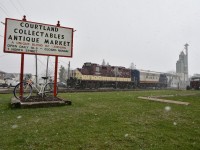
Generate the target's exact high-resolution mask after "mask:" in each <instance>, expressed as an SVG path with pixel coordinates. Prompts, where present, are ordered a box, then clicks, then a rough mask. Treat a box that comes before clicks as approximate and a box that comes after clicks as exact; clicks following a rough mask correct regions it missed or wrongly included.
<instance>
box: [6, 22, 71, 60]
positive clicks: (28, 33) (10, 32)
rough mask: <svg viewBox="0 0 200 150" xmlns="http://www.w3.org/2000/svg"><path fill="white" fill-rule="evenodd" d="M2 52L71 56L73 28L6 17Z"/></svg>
mask: <svg viewBox="0 0 200 150" xmlns="http://www.w3.org/2000/svg"><path fill="white" fill-rule="evenodd" d="M4 52H7V53H24V54H34V55H35V54H36V55H49V56H61V57H72V54H73V53H72V52H73V28H68V27H58V26H55V25H47V24H42V23H35V22H29V21H22V20H16V19H10V18H6V23H5V36H4Z"/></svg>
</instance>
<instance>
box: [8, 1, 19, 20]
mask: <svg viewBox="0 0 200 150" xmlns="http://www.w3.org/2000/svg"><path fill="white" fill-rule="evenodd" d="M10 3H11V4H12V5H13V6H14V7H15V9H16V10H17V12H18V13H19V15H20V16H21V12H20V11H19V9H18V8H17V7H16V5H15V4H14V3H13V1H12V0H10Z"/></svg>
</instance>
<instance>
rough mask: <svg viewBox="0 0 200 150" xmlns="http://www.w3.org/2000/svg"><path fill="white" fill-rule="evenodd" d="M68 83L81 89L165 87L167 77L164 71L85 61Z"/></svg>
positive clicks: (72, 73)
mask: <svg viewBox="0 0 200 150" xmlns="http://www.w3.org/2000/svg"><path fill="white" fill-rule="evenodd" d="M67 84H68V87H71V88H81V89H85V88H164V87H167V77H166V75H165V74H164V73H158V72H152V71H144V70H136V69H133V70H131V69H127V68H125V67H120V66H110V65H107V66H104V65H98V64H94V63H84V65H83V66H82V68H78V69H76V70H74V71H72V72H71V76H70V78H69V79H68V80H67Z"/></svg>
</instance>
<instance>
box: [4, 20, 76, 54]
mask: <svg viewBox="0 0 200 150" xmlns="http://www.w3.org/2000/svg"><path fill="white" fill-rule="evenodd" d="M7 20H16V21H21V22H22V21H23V20H19V19H13V18H5V32H4V49H3V50H4V53H17V54H29V55H44V56H59V57H69V58H72V57H73V37H74V29H73V28H70V27H62V26H59V27H58V26H56V25H50V24H45V23H38V22H32V21H23V22H30V23H36V24H41V25H48V26H54V27H57V28H66V29H71V30H72V37H71V38H72V41H71V43H72V45H71V55H70V56H63V55H50V54H40V53H35V54H34V53H26V52H11V51H8V50H6V33H7Z"/></svg>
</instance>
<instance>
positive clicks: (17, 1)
mask: <svg viewBox="0 0 200 150" xmlns="http://www.w3.org/2000/svg"><path fill="white" fill-rule="evenodd" d="M17 2H18V4H19V6H20V7H21V9H22V10H23V11H24V13H25V14H27V13H26V11H25V9H24V7H23V6H22V4H21V2H20V1H19V0H17Z"/></svg>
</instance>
